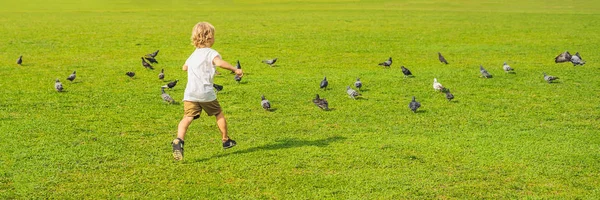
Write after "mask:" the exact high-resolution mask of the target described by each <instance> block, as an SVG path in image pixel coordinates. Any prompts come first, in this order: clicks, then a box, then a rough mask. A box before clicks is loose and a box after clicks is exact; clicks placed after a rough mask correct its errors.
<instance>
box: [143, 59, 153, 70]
mask: <svg viewBox="0 0 600 200" xmlns="http://www.w3.org/2000/svg"><path fill="white" fill-rule="evenodd" d="M142 65H143V66H144V67H145V68H148V69H152V70H154V67H152V65H150V63H148V62H146V60H144V57H142Z"/></svg>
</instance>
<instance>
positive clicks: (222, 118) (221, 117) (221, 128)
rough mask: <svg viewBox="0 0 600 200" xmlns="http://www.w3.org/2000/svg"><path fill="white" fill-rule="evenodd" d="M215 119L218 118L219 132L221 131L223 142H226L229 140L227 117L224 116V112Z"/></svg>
mask: <svg viewBox="0 0 600 200" xmlns="http://www.w3.org/2000/svg"><path fill="white" fill-rule="evenodd" d="M215 117H216V118H217V126H219V131H221V140H223V142H225V141H227V140H228V139H229V136H228V135H227V121H226V120H225V115H223V112H221V113H219V114H217V115H215Z"/></svg>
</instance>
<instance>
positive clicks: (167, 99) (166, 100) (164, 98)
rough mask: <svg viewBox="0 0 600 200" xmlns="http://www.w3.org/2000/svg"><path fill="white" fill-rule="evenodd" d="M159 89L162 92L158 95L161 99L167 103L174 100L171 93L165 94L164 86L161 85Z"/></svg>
mask: <svg viewBox="0 0 600 200" xmlns="http://www.w3.org/2000/svg"><path fill="white" fill-rule="evenodd" d="M160 90H161V91H162V94H161V95H160V96H161V97H162V99H163V100H164V101H165V102H167V103H173V102H175V100H174V99H173V97H171V95H169V94H167V93H166V92H165V88H163V87H161V88H160Z"/></svg>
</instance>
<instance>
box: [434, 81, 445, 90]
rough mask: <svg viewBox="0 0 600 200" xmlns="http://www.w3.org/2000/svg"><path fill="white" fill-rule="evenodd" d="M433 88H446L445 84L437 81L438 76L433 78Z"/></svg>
mask: <svg viewBox="0 0 600 200" xmlns="http://www.w3.org/2000/svg"><path fill="white" fill-rule="evenodd" d="M433 89H434V90H436V91H440V92H441V91H443V90H444V86H442V84H441V83H439V82H438V81H437V78H433Z"/></svg>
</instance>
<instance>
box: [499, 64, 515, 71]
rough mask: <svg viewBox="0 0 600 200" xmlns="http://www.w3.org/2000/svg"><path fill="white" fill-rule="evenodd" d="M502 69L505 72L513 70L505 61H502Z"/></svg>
mask: <svg viewBox="0 0 600 200" xmlns="http://www.w3.org/2000/svg"><path fill="white" fill-rule="evenodd" d="M502 69H504V71H505V72H506V73H510V72H513V73H514V72H515V70H514V69H513V68H512V67H510V66H509V65H508V64H506V62H504V65H502Z"/></svg>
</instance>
